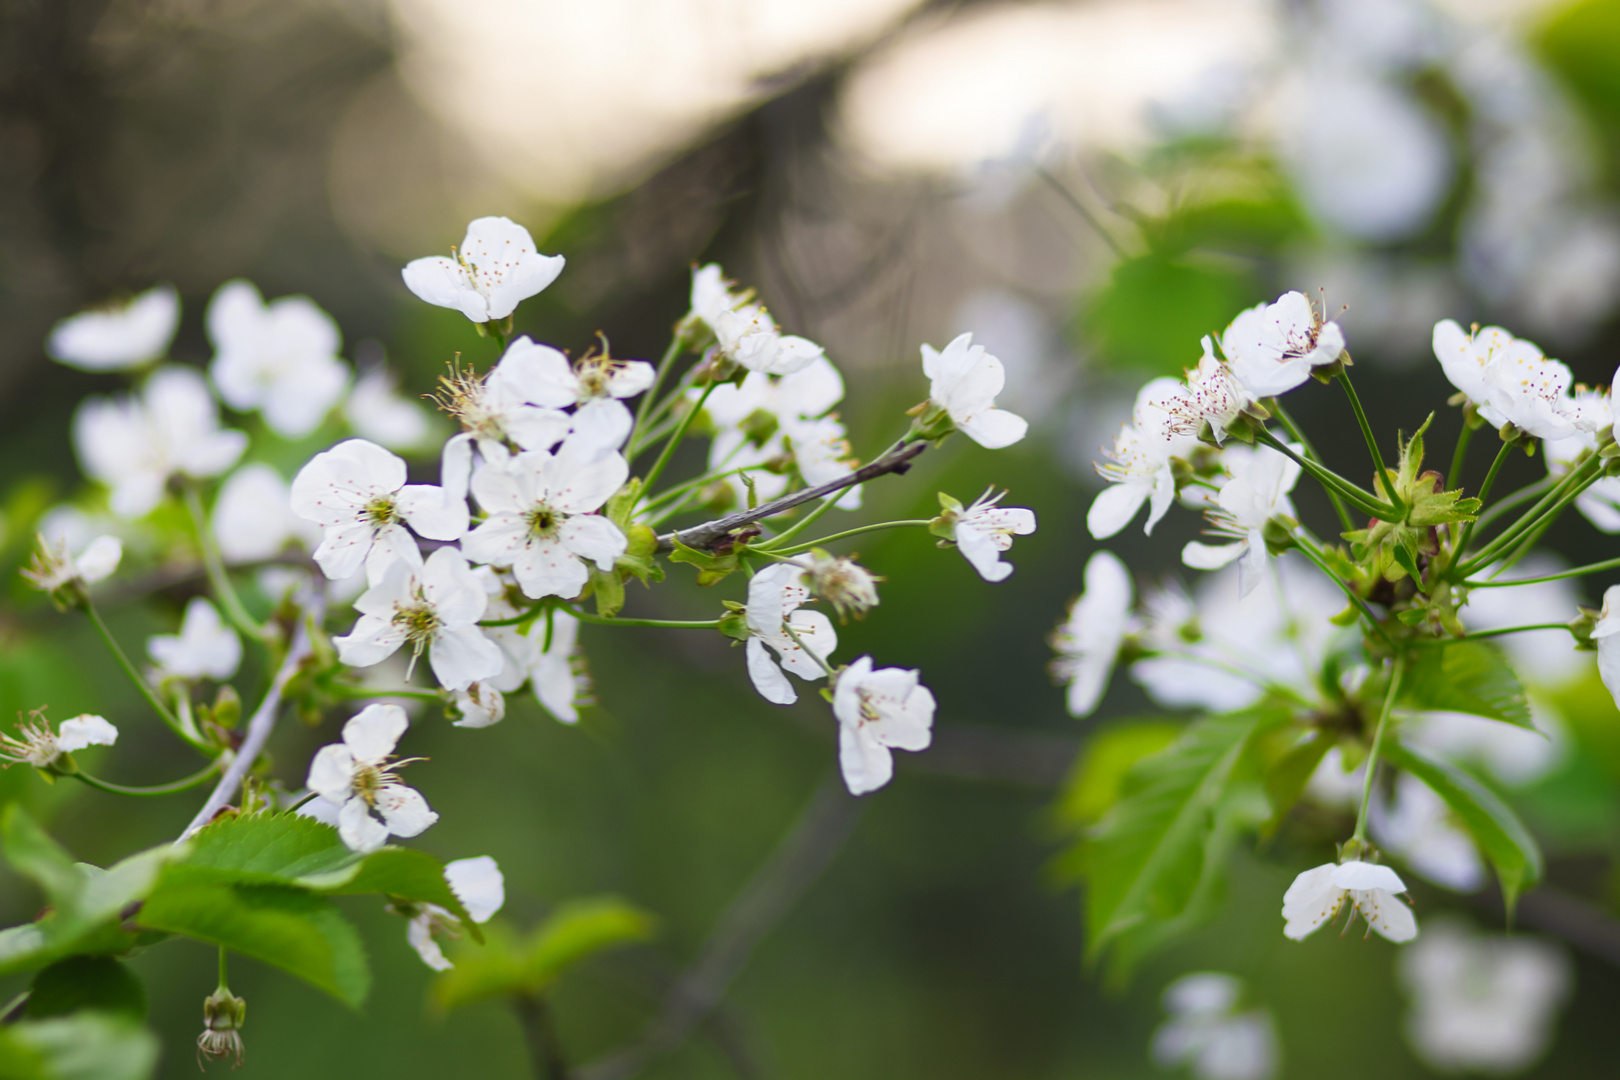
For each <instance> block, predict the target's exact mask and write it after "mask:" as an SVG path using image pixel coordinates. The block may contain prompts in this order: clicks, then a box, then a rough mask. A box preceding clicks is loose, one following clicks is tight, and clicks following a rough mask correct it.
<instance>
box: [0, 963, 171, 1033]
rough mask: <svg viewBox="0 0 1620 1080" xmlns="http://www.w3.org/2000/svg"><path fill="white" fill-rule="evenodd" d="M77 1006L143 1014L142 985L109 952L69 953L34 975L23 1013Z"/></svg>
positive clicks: (57, 1012) (58, 1012)
mask: <svg viewBox="0 0 1620 1080" xmlns="http://www.w3.org/2000/svg"><path fill="white" fill-rule="evenodd" d="M80 1009H95V1010H97V1011H100V1012H106V1013H117V1014H120V1015H123V1016H127V1017H129V1018H130V1019H132V1020H135V1021H140V1020H144V1019H145V1018H146V988H145V987H144V986H142V985H141V980H140V979H138V978H136V977H135V973H134V972H132V971H130V970H129V968H127V967H125V966H124V965H123V964H121V963H119V962H118V961H117V960H114V959H113V958H112V957H110V956H70V957H68V958H67V959H66V960H59V961H57V962H56V963H54V964H52V965H51V966H50V967H48V968H45V969H44V970H43V971H41V972H40V973H39V974H38V975H35V976H34V982H33V985H32V986H31V987H30V988H29V994H28V1008H27V1015H28V1016H29V1017H32V1018H33V1019H36V1020H40V1019H44V1018H45V1017H47V1016H66V1015H68V1014H69V1013H75V1012H78V1011H79V1010H80Z"/></svg>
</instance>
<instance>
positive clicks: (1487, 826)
mask: <svg viewBox="0 0 1620 1080" xmlns="http://www.w3.org/2000/svg"><path fill="white" fill-rule="evenodd" d="M1385 754H1386V755H1387V757H1388V759H1389V761H1390V763H1391V764H1393V765H1397V766H1399V767H1400V768H1403V769H1405V770H1406V771H1407V772H1409V773H1411V774H1412V775H1413V776H1416V777H1417V778H1418V779H1419V780H1421V781H1423V782H1424V783H1425V784H1427V785H1429V787H1430V788H1432V789H1433V790H1434V793H1435V794H1436V795H1438V796H1440V798H1442V799H1443V800H1445V803H1446V805H1447V806H1449V807H1451V810H1452V812H1453V813H1455V814H1456V815H1457V816H1458V817H1459V818H1461V819H1462V822H1463V824H1464V825H1465V826H1466V827H1467V829H1468V831H1469V833H1470V834H1472V836H1473V837H1474V842H1475V843H1477V844H1478V845H1479V846H1480V849H1481V850H1483V851H1484V852H1485V857H1486V858H1488V859H1490V860H1491V865H1492V866H1493V867H1495V868H1496V877H1497V880H1498V881H1500V882H1501V884H1502V897H1503V899H1504V901H1505V902H1506V904H1507V909H1508V917H1509V918H1512V915H1513V906H1514V904H1515V903H1516V902H1517V900H1518V898H1519V893H1520V892H1522V891H1523V890H1525V889H1527V888H1529V887H1531V886H1533V885H1535V884H1536V882H1538V881H1540V880H1541V874H1542V868H1543V863H1542V858H1541V848H1540V847H1539V846H1538V845H1537V844H1536V841H1535V837H1533V836H1531V835H1530V830H1528V829H1526V828H1525V827H1524V823H1523V822H1521V821H1520V820H1519V818H1518V815H1516V814H1515V813H1514V812H1513V811H1512V810H1511V809H1510V808H1509V807H1508V805H1507V803H1505V802H1503V801H1502V800H1501V798H1499V797H1498V796H1497V794H1496V793H1495V792H1494V791H1492V790H1491V789H1490V788H1488V787H1486V786H1485V785H1484V784H1482V783H1480V782H1479V781H1478V780H1476V779H1475V778H1474V777H1473V776H1471V775H1469V774H1468V773H1467V772H1464V771H1463V770H1462V769H1459V768H1457V766H1455V765H1452V764H1451V763H1449V762H1446V761H1441V760H1440V759H1439V758H1436V757H1433V756H1431V755H1429V754H1428V753H1426V752H1424V751H1422V750H1418V749H1416V748H1415V747H1411V746H1405V745H1403V744H1401V743H1398V742H1391V743H1390V745H1389V746H1388V747H1387V748H1386V750H1385Z"/></svg>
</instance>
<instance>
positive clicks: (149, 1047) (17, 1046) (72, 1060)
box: [0, 1012, 159, 1080]
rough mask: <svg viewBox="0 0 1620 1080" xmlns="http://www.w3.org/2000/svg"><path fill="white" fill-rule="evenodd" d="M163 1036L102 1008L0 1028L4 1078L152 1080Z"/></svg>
mask: <svg viewBox="0 0 1620 1080" xmlns="http://www.w3.org/2000/svg"><path fill="white" fill-rule="evenodd" d="M158 1050H159V1046H158V1040H157V1036H155V1035H153V1034H152V1033H151V1032H149V1031H146V1030H144V1029H142V1028H141V1027H140V1025H139V1024H136V1023H133V1022H131V1021H130V1020H129V1019H128V1018H126V1017H123V1016H117V1015H111V1016H109V1015H106V1014H103V1013H97V1012H81V1013H77V1014H75V1015H73V1016H60V1017H51V1018H50V1019H46V1020H23V1021H20V1022H18V1023H16V1024H12V1025H10V1026H7V1027H0V1080H147V1078H148V1077H150V1076H151V1075H152V1073H153V1071H154V1070H155V1069H156V1068H157V1060H158Z"/></svg>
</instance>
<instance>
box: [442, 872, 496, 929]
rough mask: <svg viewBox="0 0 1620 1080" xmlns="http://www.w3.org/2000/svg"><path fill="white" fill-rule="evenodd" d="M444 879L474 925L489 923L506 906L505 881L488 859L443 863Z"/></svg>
mask: <svg viewBox="0 0 1620 1080" xmlns="http://www.w3.org/2000/svg"><path fill="white" fill-rule="evenodd" d="M444 878H445V880H446V881H448V882H449V883H450V891H451V892H454V893H455V894H456V899H457V900H460V901H461V905H462V906H463V907H465V908H466V909H467V914H468V915H471V916H472V920H473V922H488V921H489V919H490V916H492V915H494V914H495V913H496V912H497V911H499V910H501V905H502V904H505V903H506V879H505V878H504V877H503V876H502V875H501V868H500V867H499V866H497V865H496V864H495V860H494V859H492V858H490V857H489V856H488V855H480V856H478V857H477V858H474V859H457V860H455V861H454V862H448V863H445V864H444Z"/></svg>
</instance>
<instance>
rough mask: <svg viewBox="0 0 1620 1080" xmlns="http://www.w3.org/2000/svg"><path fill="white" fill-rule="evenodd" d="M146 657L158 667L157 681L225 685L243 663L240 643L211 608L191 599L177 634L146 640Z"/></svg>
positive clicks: (157, 635) (162, 635) (212, 607)
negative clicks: (208, 681)
mask: <svg viewBox="0 0 1620 1080" xmlns="http://www.w3.org/2000/svg"><path fill="white" fill-rule="evenodd" d="M146 654H147V655H148V656H150V657H151V658H152V662H153V663H155V664H156V665H157V667H158V676H159V678H165V679H168V678H174V679H213V680H215V681H216V682H224V681H225V680H226V679H229V678H230V677H231V676H232V675H235V674H236V669H237V667H238V666H239V665H240V664H241V663H242V639H241V638H239V637H237V636H236V631H235V630H232V629H231V628H230V627H229V626H226V625H225V621H224V620H223V619H221V618H220V617H219V611H218V610H217V609H215V607H214V605H213V604H211V603H209V602H208V601H207V600H205V599H203V598H202V597H200V596H194V597H192V598H191V600H190V601H189V602H188V603H187V604H186V614H185V618H184V619H183V620H181V623H180V633H179V634H178V635H176V634H154V635H152V636H151V637H149V638H147V639H146Z"/></svg>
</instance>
